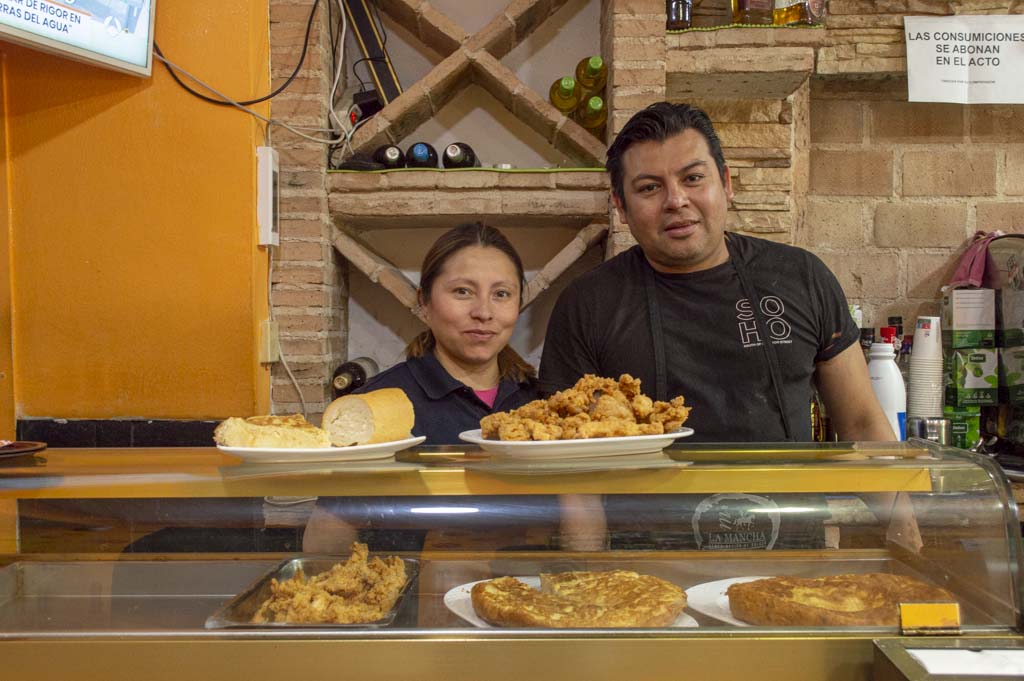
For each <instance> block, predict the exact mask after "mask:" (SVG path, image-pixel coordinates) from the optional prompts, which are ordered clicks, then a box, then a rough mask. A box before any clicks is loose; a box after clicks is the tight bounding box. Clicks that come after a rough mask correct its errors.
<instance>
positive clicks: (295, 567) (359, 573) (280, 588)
mask: <svg viewBox="0 0 1024 681" xmlns="http://www.w3.org/2000/svg"><path fill="white" fill-rule="evenodd" d="M417 568H418V564H417V562H416V561H415V560H410V559H403V558H399V557H398V556H387V557H385V558H380V557H376V556H374V557H369V556H368V551H367V547H366V544H359V543H355V544H353V545H352V554H351V556H350V557H349V558H348V559H347V560H346V561H344V562H343V563H339V562H338V561H337V559H334V558H323V557H320V558H295V559H292V560H289V561H285V562H284V563H283V564H281V565H280V566H278V567H277V568H275V569H274V570H273V571H271V572H270V574H268V575H265V576H264V577H263V578H261V579H260V580H259V581H258V582H257V583H255V584H254V585H252V586H251V587H249V589H247V590H246V591H245V592H244V593H242V594H239V595H238V596H237V597H235V598H234V599H232V600H231V602H229V603H227V604H226V605H225V606H224V607H222V608H221V609H220V610H219V611H218V612H217V613H215V614H214V615H212V616H211V617H210V618H209V619H208V620H207V622H206V626H207V627H208V628H219V627H253V626H281V627H287V626H354V627H357V626H374V627H380V626H386V625H388V624H390V623H391V622H392V621H393V620H394V618H395V615H396V613H397V611H398V607H399V605H400V604H401V599H402V597H403V595H404V594H405V592H406V591H407V590H408V588H409V586H410V585H411V584H412V580H413V579H414V578H415V576H416V572H417Z"/></svg>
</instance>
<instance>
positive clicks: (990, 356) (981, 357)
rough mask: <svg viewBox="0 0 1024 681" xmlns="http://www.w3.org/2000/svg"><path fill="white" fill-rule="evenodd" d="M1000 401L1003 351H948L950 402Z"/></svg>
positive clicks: (968, 403)
mask: <svg viewBox="0 0 1024 681" xmlns="http://www.w3.org/2000/svg"><path fill="white" fill-rule="evenodd" d="M998 403H999V351H998V350H996V349H995V348H958V349H954V350H947V351H946V404H948V405H950V406H953V407H962V406H965V405H986V404H998Z"/></svg>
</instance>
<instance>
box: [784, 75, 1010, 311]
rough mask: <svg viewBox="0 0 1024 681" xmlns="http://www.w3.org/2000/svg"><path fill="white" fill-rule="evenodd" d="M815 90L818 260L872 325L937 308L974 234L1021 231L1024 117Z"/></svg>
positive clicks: (806, 228) (898, 87)
mask: <svg viewBox="0 0 1024 681" xmlns="http://www.w3.org/2000/svg"><path fill="white" fill-rule="evenodd" d="M905 93H906V90H905V83H894V85H893V87H891V88H888V89H882V90H875V91H874V92H873V93H872V96H871V97H870V98H869V97H866V96H854V94H853V93H849V92H842V93H834V92H829V90H828V88H827V85H826V84H823V85H822V86H821V87H820V88H815V93H814V97H812V103H811V130H810V132H811V181H810V191H809V197H808V211H807V216H806V219H805V221H804V222H803V224H802V227H801V229H800V230H799V231H798V232H797V235H796V239H795V241H796V243H797V244H799V245H801V246H805V247H808V248H810V249H812V250H814V251H815V252H817V253H819V254H820V255H821V256H822V258H823V259H824V260H825V262H827V263H828V264H829V265H830V266H831V267H832V269H833V271H835V272H836V275H837V276H838V277H839V280H840V282H841V283H842V284H843V288H844V289H845V290H846V293H847V295H848V296H850V298H852V299H856V300H858V301H860V302H862V303H863V304H864V306H865V314H866V315H868V316H867V317H866V318H870V319H872V320H873V321H874V323H876V324H877V323H878V322H879V321H884V318H885V317H886V316H888V315H892V314H901V315H903V316H904V317H910V318H913V317H914V316H916V315H919V314H925V313H934V312H935V311H936V310H937V306H936V303H935V297H936V294H937V291H938V287H939V286H941V285H942V284H943V283H944V282H945V281H946V280H948V278H949V276H950V275H951V274H952V270H953V269H954V267H955V265H956V261H957V257H958V255H959V254H960V253H961V252H962V251H963V248H964V246H965V244H966V243H967V240H968V239H969V238H970V236H971V235H972V234H973V233H974V232H975V230H985V231H990V230H993V229H1002V230H1004V231H1015V232H1020V231H1024V197H1022V192H1024V184H1022V182H1021V178H1020V173H1019V169H1018V166H1019V164H1020V159H1021V158H1022V157H1024V109H1022V108H1021V107H1019V106H960V105H956V104H925V103H908V102H906V101H902V100H904V99H905V98H906V94H905Z"/></svg>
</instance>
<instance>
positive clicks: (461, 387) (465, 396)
mask: <svg viewBox="0 0 1024 681" xmlns="http://www.w3.org/2000/svg"><path fill="white" fill-rule="evenodd" d="M381 388H401V389H402V390H403V391H405V394H406V395H408V397H409V400H410V401H411V402H412V406H413V409H415V410H416V422H415V424H414V425H413V428H412V433H413V435H425V436H426V437H427V440H426V442H424V444H427V445H448V444H459V443H460V442H461V441H460V440H459V433H461V432H463V431H465V430H473V429H476V428H479V427H480V419H482V418H483V417H484V416H487V415H488V414H493V413H494V412H498V411H508V410H510V409H516V408H518V407H521V406H523V405H524V404H526V403H527V402H530V401H531V400H535V399H537V388H536V384H535V382H534V381H532V380H531V381H527V382H523V383H517V382H516V381H513V380H511V379H507V378H504V379H502V380H501V383H499V384H498V396H497V397H496V398H495V399H494V406H493V407H488V406H487V404H486V403H485V402H484V401H482V400H481V399H480V398H479V397H477V396H476V394H475V393H474V392H473V389H472V388H470V387H469V386H467V385H465V384H463V383H461V382H459V381H458V380H456V379H455V378H453V377H452V375H451V374H449V373H448V372H447V371H446V370H445V368H444V367H443V366H441V363H440V362H439V361H437V357H435V356H434V354H433V353H430V354H427V355H424V356H423V357H410V358H409V359H407V360H406V361H404V362H402V363H401V364H396V365H395V366H393V367H391V368H390V369H388V370H387V371H384V372H382V373H380V374H377V375H376V376H374V377H373V378H372V379H370V381H369V382H367V384H366V385H364V386H363V387H362V388H360V389H359V390H356V391H355V392H356V393H363V392H368V391H370V390H380V389H381Z"/></svg>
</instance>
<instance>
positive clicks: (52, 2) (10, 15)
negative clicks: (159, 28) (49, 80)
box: [0, 0, 153, 73]
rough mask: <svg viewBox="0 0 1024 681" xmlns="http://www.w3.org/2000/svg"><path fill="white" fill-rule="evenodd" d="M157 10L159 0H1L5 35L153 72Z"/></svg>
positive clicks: (0, 35)
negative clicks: (152, 51) (152, 56)
mask: <svg viewBox="0 0 1024 681" xmlns="http://www.w3.org/2000/svg"><path fill="white" fill-rule="evenodd" d="M152 13H153V0H60V1H59V2H58V1H57V0H0V38H11V39H13V40H14V41H15V42H20V43H22V44H27V45H30V46H31V45H33V44H35V45H37V46H39V47H41V48H42V49H45V50H48V51H51V52H53V51H56V52H60V51H61V50H62V48H63V49H68V51H69V52H71V53H73V54H75V55H77V56H78V57H79V58H83V59H86V60H95V61H98V62H100V63H104V64H107V65H110V66H113V67H114V68H118V67H119V64H118V63H117V62H121V63H122V64H121V67H122V68H124V69H126V70H129V71H134V72H146V73H148V72H149V69H150V49H151V45H152V39H153V37H152V35H151V31H152V26H153V21H152ZM5 29H10V30H5ZM33 37H35V38H36V40H33Z"/></svg>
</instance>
